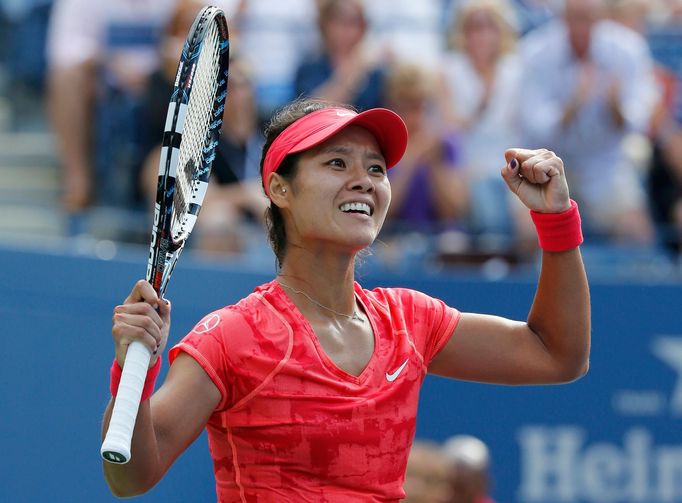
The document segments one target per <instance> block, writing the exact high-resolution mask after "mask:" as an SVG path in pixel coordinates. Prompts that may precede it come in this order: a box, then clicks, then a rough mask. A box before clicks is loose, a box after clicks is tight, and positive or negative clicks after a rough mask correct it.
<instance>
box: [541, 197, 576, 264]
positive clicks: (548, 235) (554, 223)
mask: <svg viewBox="0 0 682 503" xmlns="http://www.w3.org/2000/svg"><path fill="white" fill-rule="evenodd" d="M530 216H531V218H532V219H533V223H534V224H535V229H536V230H537V233H538V242H539V243H540V248H542V249H543V250H544V251H549V252H561V251H567V250H572V249H573V248H577V247H578V246H580V245H581V244H582V242H583V231H582V228H581V226H580V213H579V212H578V204H577V203H576V202H575V201H574V200H573V199H571V207H570V208H569V209H568V210H566V211H562V212H561V213H540V212H538V211H532V210H531V212H530Z"/></svg>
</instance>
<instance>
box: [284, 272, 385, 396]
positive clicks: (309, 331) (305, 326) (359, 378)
mask: <svg viewBox="0 0 682 503" xmlns="http://www.w3.org/2000/svg"><path fill="white" fill-rule="evenodd" d="M273 283H274V288H275V289H277V290H278V291H279V294H280V295H279V296H280V298H281V299H282V301H283V302H284V304H285V307H286V310H287V314H288V315H289V316H290V317H291V319H292V321H294V322H295V323H296V324H297V325H298V326H299V327H300V328H301V329H302V331H303V332H305V334H306V336H307V337H309V339H310V340H311V342H312V343H313V345H314V346H315V349H316V350H317V354H318V356H319V358H320V362H321V363H322V365H323V366H324V367H325V368H326V369H327V370H328V371H330V372H331V373H333V374H334V375H336V376H337V377H339V378H341V379H344V380H346V381H349V382H352V383H354V384H362V383H364V382H365V381H367V379H368V378H369V376H371V375H372V370H373V368H374V365H375V361H376V359H377V355H378V354H379V344H380V340H381V338H380V337H378V331H377V327H376V323H375V320H376V313H375V312H374V307H373V306H372V304H371V303H370V302H367V298H366V297H365V295H364V292H363V290H362V287H361V286H360V285H359V284H358V283H357V282H354V283H353V290H354V294H355V298H356V299H357V300H358V302H360V305H361V306H362V309H363V310H364V312H365V315H366V316H367V319H368V320H369V324H370V328H371V329H372V336H373V337H374V350H373V351H372V355H371V356H370V357H369V360H368V361H367V363H366V364H365V367H364V368H363V369H362V372H360V374H358V375H354V374H351V373H350V372H348V371H346V370H344V369H342V368H341V367H339V366H338V365H337V364H336V363H335V362H334V360H332V359H331V357H330V356H329V355H328V354H327V352H326V351H325V350H324V348H323V347H322V343H321V342H320V340H319V338H318V337H317V334H316V333H315V330H313V327H312V325H311V324H310V322H309V321H308V319H307V318H306V317H305V316H303V313H301V311H300V309H298V307H297V306H296V304H295V303H294V302H293V301H292V300H291V297H289V295H288V294H287V292H286V291H285V290H284V288H283V287H282V285H280V284H279V282H278V281H277V280H273ZM294 328H296V327H294ZM294 333H297V330H294Z"/></svg>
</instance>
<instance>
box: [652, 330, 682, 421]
mask: <svg viewBox="0 0 682 503" xmlns="http://www.w3.org/2000/svg"><path fill="white" fill-rule="evenodd" d="M652 351H653V353H654V354H655V355H656V356H657V357H659V358H660V359H661V360H663V361H664V362H665V363H667V364H668V365H669V366H670V367H671V368H672V369H674V370H675V372H677V382H676V383H675V388H674V389H673V392H672V396H671V397H670V412H671V413H672V414H673V415H674V416H682V337H674V336H659V337H656V339H655V340H654V343H653V347H652Z"/></svg>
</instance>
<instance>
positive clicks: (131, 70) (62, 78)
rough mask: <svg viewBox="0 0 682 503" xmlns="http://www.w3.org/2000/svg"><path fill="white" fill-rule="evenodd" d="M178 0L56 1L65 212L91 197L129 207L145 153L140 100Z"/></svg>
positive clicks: (51, 42) (54, 114)
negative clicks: (163, 30) (161, 35)
mask: <svg viewBox="0 0 682 503" xmlns="http://www.w3.org/2000/svg"><path fill="white" fill-rule="evenodd" d="M175 2H176V0H117V1H115V2H97V1H95V2H93V1H91V0H56V1H55V4H54V9H53V13H52V17H51V19H50V30H49V39H48V44H47V49H48V51H47V56H48V63H49V75H48V80H49V94H48V100H49V110H50V115H51V119H52V124H53V128H54V131H55V137H56V140H57V147H58V151H59V155H60V161H61V164H62V169H63V187H64V188H63V203H64V207H65V209H66V210H67V212H70V213H77V212H79V211H82V210H84V209H86V208H87V207H88V206H89V205H90V204H92V203H93V202H97V203H103V204H107V205H117V206H127V205H129V204H131V199H132V197H131V195H132V194H133V193H134V191H133V190H132V187H133V171H134V168H135V167H136V166H138V165H139V163H140V162H141V161H142V156H143V152H142V150H141V148H140V139H141V138H140V132H141V131H142V130H143V126H142V123H141V117H140V113H141V109H140V97H141V94H142V92H143V90H144V89H145V86H146V82H147V77H148V75H149V74H150V73H151V72H152V71H153V70H154V69H155V68H156V67H157V65H158V59H157V55H156V46H157V43H158V39H157V36H158V33H159V31H160V27H161V26H162V25H163V23H165V21H166V19H167V15H168V14H167V12H168V11H169V8H171V7H172V6H173V5H174V4H175ZM96 189H97V190H96Z"/></svg>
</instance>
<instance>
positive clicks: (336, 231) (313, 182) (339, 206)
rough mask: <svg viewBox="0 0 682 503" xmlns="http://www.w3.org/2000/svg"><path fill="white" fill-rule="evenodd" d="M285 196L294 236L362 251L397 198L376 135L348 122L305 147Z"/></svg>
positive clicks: (312, 244)
mask: <svg viewBox="0 0 682 503" xmlns="http://www.w3.org/2000/svg"><path fill="white" fill-rule="evenodd" d="M282 186H283V187H285V188H287V192H286V196H284V195H282V196H279V197H278V198H277V199H278V200H277V204H278V206H280V208H282V212H283V215H284V220H285V222H286V229H287V232H286V234H287V238H288V242H289V244H290V245H292V246H303V247H305V248H308V249H317V250H319V248H320V247H332V248H337V249H340V250H344V251H347V252H351V253H353V252H357V251H359V250H361V249H362V248H365V247H367V246H369V245H370V244H372V242H373V241H374V239H375V238H376V237H377V235H378V234H379V231H380V230H381V226H382V225H383V222H384V219H385V218H386V212H387V210H388V206H389V204H390V201H391V187H390V184H389V182H388V177H387V176H386V163H385V161H384V157H383V156H382V154H381V150H380V149H379V145H378V143H377V141H376V139H375V138H374V136H373V135H372V134H371V133H370V132H369V131H367V130H366V129H364V128H362V127H360V126H354V125H351V126H348V127H346V128H344V129H342V130H341V131H340V132H338V133H337V134H335V135H334V136H332V137H331V138H329V139H328V140H326V141H325V142H323V143H321V144H320V145H318V146H316V147H314V148H312V149H310V150H308V151H306V152H304V153H303V154H302V155H301V157H300V159H299V164H298V169H297V171H296V176H295V177H294V179H293V180H291V181H290V182H288V181H282Z"/></svg>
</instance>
